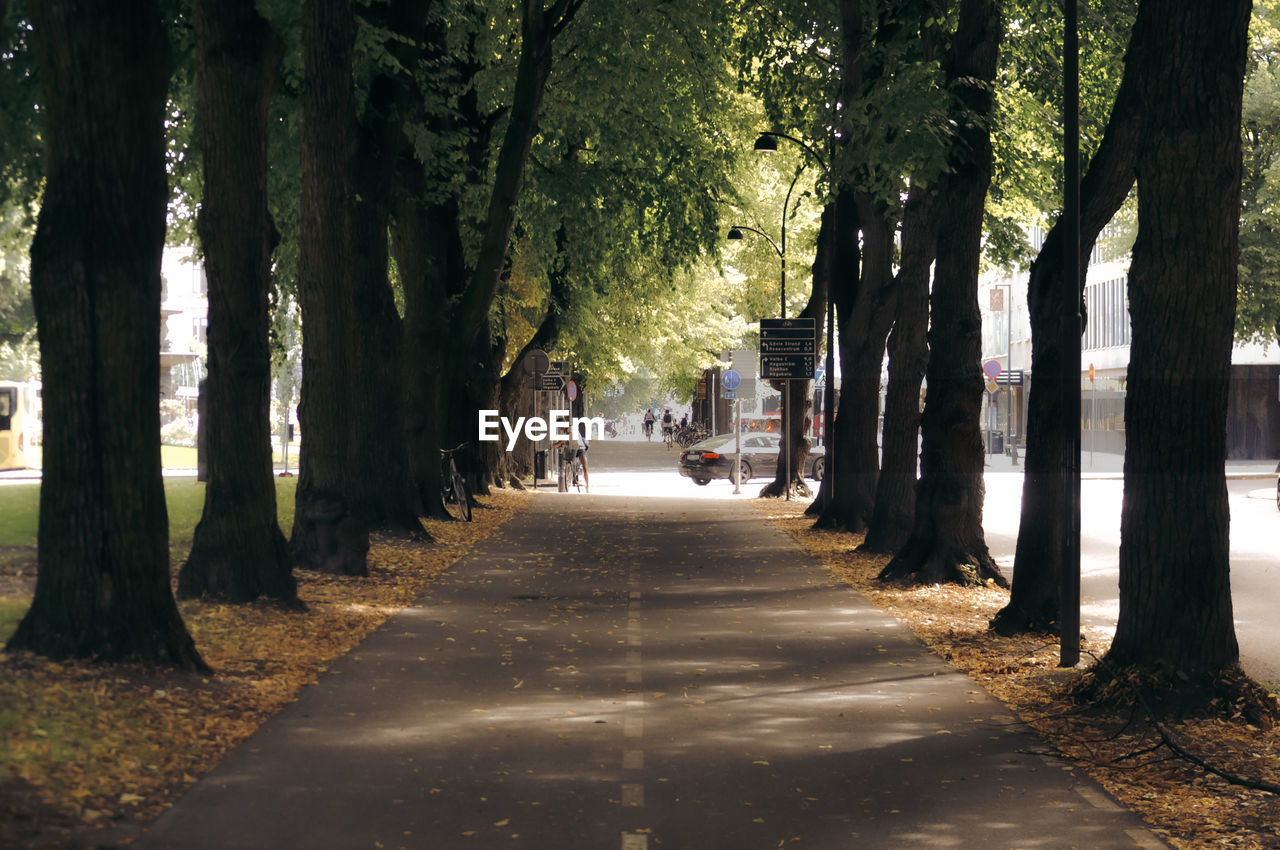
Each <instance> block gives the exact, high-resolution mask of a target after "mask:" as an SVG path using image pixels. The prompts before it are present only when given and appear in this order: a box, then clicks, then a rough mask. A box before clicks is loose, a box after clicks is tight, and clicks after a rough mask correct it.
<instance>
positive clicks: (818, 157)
mask: <svg viewBox="0 0 1280 850" xmlns="http://www.w3.org/2000/svg"><path fill="white" fill-rule="evenodd" d="M778 139H786V140H787V141H789V142H793V143H794V144H797V145H799V146H800V148H801V149H802V150H803V151H804V152H805V153H806V154H808V155H809V156H810V157H812V158H813V160H814V161H815V162H817V163H818V164H819V165H820V166H822V172H823V174H825V175H826V178H827V183H828V184H830V183H831V166H830V165H828V163H827V160H826V158H824V157H823V156H822V154H820V153H818V152H817V151H816V150H814V148H813V146H812V145H809V144H807V143H806V142H805V141H804V140H803V139H797V138H796V137H795V136H789V135H787V134H786V133H777V132H772V131H766V132H763V133H761V134H760V135H759V136H758V137H756V141H755V144H754V145H752V147H753V149H754V150H757V151H760V152H762V153H775V152H777V150H778ZM796 176H797V177H798V176H799V173H798V172H797V175H796ZM792 185H795V183H794V181H792ZM830 189H831V191H832V192H833V197H834V187H830ZM788 195H790V193H789V192H788ZM784 213H785V208H784ZM783 222H784V225H785V222H786V219H785V216H784V218H783ZM783 233H784V236H785V233H786V231H785V230H784V231H783ZM837 244H839V242H838V236H837V235H836V233H835V222H832V228H831V245H832V250H831V251H830V252H829V254H828V257H829V259H828V263H829V264H833V263H834V258H835V246H836V245H837ZM832 278H833V275H832V274H831V272H830V271H828V273H827V354H826V366H825V371H826V384H825V386H824V388H823V395H822V442H823V450H824V452H825V456H826V460H825V461H824V462H823V464H822V477H823V478H826V477H827V476H831V480H830V481H827V482H825V483H826V485H827V488H826V493H827V497H826V498H827V500H828V502H830V500H831V499H834V498H835V495H836V478H835V458H834V454H835V425H834V423H835V406H836V405H835V397H836V396H835V375H836V367H835V346H836V306H835V305H836V300H835V291H834V287H833V286H832V285H831V284H832ZM789 458H790V453H789V452H788V459H789ZM787 483H788V489H787V492H788V494H789V493H790V478H789V477H788V479H787Z"/></svg>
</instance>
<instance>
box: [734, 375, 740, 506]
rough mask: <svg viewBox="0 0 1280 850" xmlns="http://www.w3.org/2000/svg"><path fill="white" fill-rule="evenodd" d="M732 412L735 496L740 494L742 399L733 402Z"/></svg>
mask: <svg viewBox="0 0 1280 850" xmlns="http://www.w3.org/2000/svg"><path fill="white" fill-rule="evenodd" d="M733 412H734V417H733V419H734V425H733V434H734V436H733V444H734V445H733V450H734V453H735V454H736V457H734V459H733V465H734V467H735V468H734V471H733V495H735V496H736V495H738V494H739V493H741V492H742V399H740V398H735V399H734V400H733Z"/></svg>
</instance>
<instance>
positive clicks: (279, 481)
mask: <svg viewBox="0 0 1280 850" xmlns="http://www.w3.org/2000/svg"><path fill="white" fill-rule="evenodd" d="M273 480H274V481H275V485H276V513H277V516H279V517H280V528H281V529H282V530H283V531H284V533H285V534H286V535H287V534H288V533H289V529H291V528H292V527H293V504H294V502H293V497H294V490H295V488H296V487H297V486H298V479H297V478H275V479H273ZM164 498H165V504H166V505H167V506H168V509H169V543H170V545H171V546H178V545H186V546H190V545H191V539H192V537H193V535H194V534H195V530H196V523H197V522H199V521H200V514H201V513H202V512H203V511H204V484H203V483H202V482H200V481H196V479H194V478H166V479H165V480H164ZM39 517H40V485H39V484H11V485H8V486H6V487H0V547H5V546H9V547H32V546H35V545H36V529H37V526H38V520H39Z"/></svg>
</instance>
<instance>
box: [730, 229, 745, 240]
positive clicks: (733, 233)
mask: <svg viewBox="0 0 1280 850" xmlns="http://www.w3.org/2000/svg"><path fill="white" fill-rule="evenodd" d="M729 238H730V239H741V238H742V231H741V230H739V229H738V228H736V227H730V228H729Z"/></svg>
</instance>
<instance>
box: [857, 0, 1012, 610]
mask: <svg viewBox="0 0 1280 850" xmlns="http://www.w3.org/2000/svg"><path fill="white" fill-rule="evenodd" d="M1000 35H1001V26H1000V6H999V3H998V2H996V0H964V2H963V3H962V4H961V6H960V19H959V25H958V29H957V32H956V36H955V39H954V41H953V44H952V47H951V50H950V52H949V55H948V59H947V62H946V71H947V79H948V82H949V84H950V86H951V87H952V89H953V91H954V93H955V97H956V100H957V103H958V105H959V107H960V108H959V112H958V114H957V116H956V119H957V124H958V125H959V127H960V130H959V133H958V138H957V140H956V146H955V154H954V156H955V158H954V159H953V164H954V167H953V170H952V171H951V173H949V174H947V175H946V176H945V177H944V178H943V179H942V181H941V182H940V185H941V187H942V197H941V206H942V210H941V214H940V216H939V226H938V233H939V236H938V256H937V264H936V270H935V272H934V283H933V293H932V295H931V297H930V316H931V326H930V331H929V349H930V354H929V365H928V368H927V371H926V375H927V379H928V387H929V389H928V395H927V397H926V400H925V407H924V413H923V414H922V417H921V425H922V432H923V433H922V436H923V443H922V448H921V457H920V473H921V476H920V482H919V484H918V485H917V488H916V510H915V525H914V527H913V529H912V533H911V537H910V538H909V539H908V540H907V542H906V544H905V545H904V546H903V547H902V549H901V550H899V552H898V554H897V555H896V556H894V558H893V560H892V561H890V562H889V564H888V565H887V566H886V567H885V568H884V569H883V570H882V571H881V573H880V578H881V579H883V580H894V579H909V580H912V581H915V582H919V583H925V584H933V583H936V582H943V581H946V582H956V583H960V584H972V583H982V582H985V581H987V580H991V581H994V582H996V583H997V584H1000V585H1007V584H1008V582H1007V581H1006V580H1005V578H1004V577H1003V576H1002V575H1001V574H1000V571H999V569H998V568H997V567H996V563H995V560H994V559H993V558H992V557H991V554H990V552H989V551H988V550H987V544H986V539H985V537H984V535H983V530H982V501H983V496H984V494H985V490H986V488H985V484H984V482H983V477H982V476H983V468H984V463H985V459H984V456H983V451H982V438H981V435H980V433H979V430H978V417H979V414H980V412H981V406H982V368H981V359H982V321H981V318H980V316H979V312H978V267H979V259H980V256H981V250H982V246H981V243H982V217H983V209H984V204H985V200H986V195H987V188H988V186H989V184H990V182H991V170H992V151H991V139H990V136H989V134H988V131H987V129H986V128H987V119H988V117H989V116H990V115H991V111H992V107H993V103H994V94H993V92H992V86H993V84H994V80H995V72H996V60H997V56H998V53H999V45H1000Z"/></svg>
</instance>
